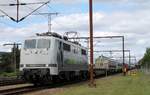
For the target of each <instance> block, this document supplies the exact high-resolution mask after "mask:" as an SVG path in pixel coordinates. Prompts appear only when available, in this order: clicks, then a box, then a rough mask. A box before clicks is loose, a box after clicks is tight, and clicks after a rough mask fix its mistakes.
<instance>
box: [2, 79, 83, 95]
mask: <svg viewBox="0 0 150 95" xmlns="http://www.w3.org/2000/svg"><path fill="white" fill-rule="evenodd" d="M83 81H85V80H75V81H69V82H61V83H60V82H59V83H55V84H49V85H43V86H41V85H40V86H34V85H30V86H23V87H17V88H9V89H4V90H0V95H22V94H24V93H30V92H34V91H39V90H44V89H51V88H57V87H63V86H65V85H71V84H74V83H79V82H83Z"/></svg>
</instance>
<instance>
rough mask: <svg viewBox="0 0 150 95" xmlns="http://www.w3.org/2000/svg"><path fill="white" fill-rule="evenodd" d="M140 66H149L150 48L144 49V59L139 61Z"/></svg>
mask: <svg viewBox="0 0 150 95" xmlns="http://www.w3.org/2000/svg"><path fill="white" fill-rule="evenodd" d="M141 63H142V65H147V66H150V48H147V49H146V53H145V54H144V57H143V58H142V60H141Z"/></svg>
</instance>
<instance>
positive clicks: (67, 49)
mask: <svg viewBox="0 0 150 95" xmlns="http://www.w3.org/2000/svg"><path fill="white" fill-rule="evenodd" d="M63 49H64V50H65V51H71V47H70V45H68V44H66V43H63Z"/></svg>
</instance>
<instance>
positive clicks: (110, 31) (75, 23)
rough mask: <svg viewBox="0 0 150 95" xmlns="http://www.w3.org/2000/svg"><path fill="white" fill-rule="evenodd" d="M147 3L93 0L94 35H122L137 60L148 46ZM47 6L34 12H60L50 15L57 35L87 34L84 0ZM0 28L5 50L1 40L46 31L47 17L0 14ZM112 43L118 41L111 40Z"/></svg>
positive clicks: (24, 10)
mask: <svg viewBox="0 0 150 95" xmlns="http://www.w3.org/2000/svg"><path fill="white" fill-rule="evenodd" d="M7 1H12V0H4V1H2V2H0V4H7ZM21 1H22V2H26V1H28V0H21ZM33 1H34V2H39V1H41V0H33ZM42 1H46V0H42ZM28 2H29V1H28ZM14 3H15V2H14ZM149 4H150V2H149V1H147V0H115V1H113V0H94V36H112V35H124V36H125V41H126V49H130V50H131V51H132V52H131V53H132V55H135V56H137V58H138V59H140V58H141V57H142V56H143V55H144V52H145V49H146V48H147V47H149V46H150V44H149V40H150V39H149V36H150V33H149V30H150V28H149V26H150V17H149V15H150V13H149V11H150V7H149ZM49 6H50V7H51V8H49V7H47V6H44V7H43V8H42V9H40V10H38V12H58V13H60V14H59V15H58V16H53V20H52V24H53V25H52V28H53V31H55V32H57V33H60V34H64V32H66V31H77V32H79V33H80V36H88V31H89V29H88V0H82V1H81V0H74V1H71V0H61V1H59V0H52V2H51V3H50V4H49ZM28 7H31V6H28ZM35 7H37V6H32V8H33V9H34V8H35ZM0 9H2V10H4V11H5V12H7V13H8V14H10V15H13V16H15V12H16V8H9V7H7V8H5V7H1V6H0ZM29 11H31V10H29V9H28V8H24V7H23V8H22V9H21V12H20V14H22V15H24V14H27V13H29ZM1 14H2V13H1ZM0 28H1V32H0V43H1V45H0V50H1V51H8V50H10V48H11V47H3V46H2V44H3V43H9V42H16V41H17V42H23V40H24V39H25V38H26V37H28V36H32V35H34V34H35V33H37V32H47V29H48V27H47V17H46V16H29V17H28V18H26V19H25V20H24V21H22V22H19V23H16V22H13V21H11V20H10V19H9V18H7V17H4V18H0ZM115 42H118V41H116V40H115ZM104 43H105V44H106V43H107V44H108V43H109V45H110V46H108V45H106V46H102V44H104ZM99 45H100V46H102V47H100V48H101V49H105V50H107V49H116V47H118V49H120V44H116V43H114V41H112V42H111V41H103V42H101V43H100V44H99ZM110 47H112V48H110ZM137 51H138V52H137Z"/></svg>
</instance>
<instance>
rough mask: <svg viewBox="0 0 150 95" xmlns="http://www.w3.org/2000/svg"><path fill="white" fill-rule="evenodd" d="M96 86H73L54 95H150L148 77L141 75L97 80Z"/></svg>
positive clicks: (149, 78)
mask: <svg viewBox="0 0 150 95" xmlns="http://www.w3.org/2000/svg"><path fill="white" fill-rule="evenodd" d="M96 84H97V87H96V88H90V87H88V82H86V83H79V84H73V85H71V86H68V87H66V88H65V89H64V91H62V92H58V93H56V94H55V95H150V76H149V75H144V74H142V73H138V74H137V75H135V76H126V77H124V76H121V75H120V76H110V77H107V78H102V79H97V80H96Z"/></svg>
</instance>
